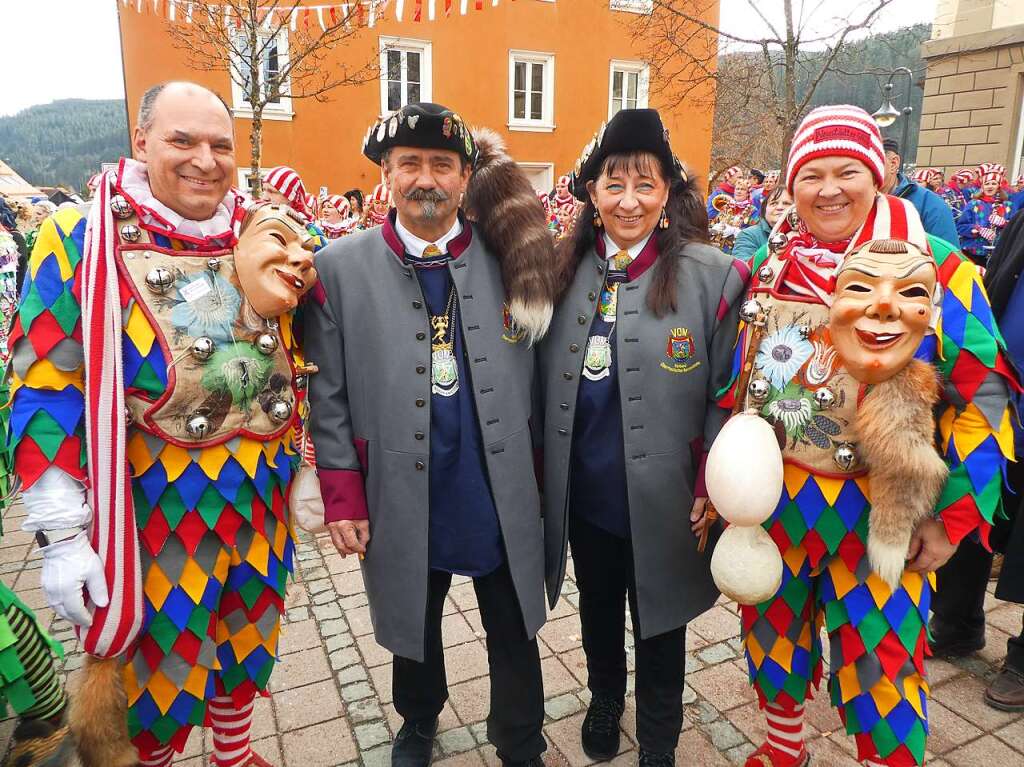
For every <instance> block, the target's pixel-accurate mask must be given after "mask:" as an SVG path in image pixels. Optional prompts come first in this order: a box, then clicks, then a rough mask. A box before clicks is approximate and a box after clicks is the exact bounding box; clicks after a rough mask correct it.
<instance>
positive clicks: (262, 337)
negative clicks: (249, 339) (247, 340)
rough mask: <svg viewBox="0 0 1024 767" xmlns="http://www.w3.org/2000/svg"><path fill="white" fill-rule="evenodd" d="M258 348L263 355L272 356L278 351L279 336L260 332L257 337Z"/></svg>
mask: <svg viewBox="0 0 1024 767" xmlns="http://www.w3.org/2000/svg"><path fill="white" fill-rule="evenodd" d="M255 345H256V350H257V351H258V352H259V353H260V354H263V355H266V356H268V357H269V356H270V355H271V354H273V353H274V352H276V351H277V336H275V335H274V334H273V333H260V334H259V335H258V336H257V337H256V344H255Z"/></svg>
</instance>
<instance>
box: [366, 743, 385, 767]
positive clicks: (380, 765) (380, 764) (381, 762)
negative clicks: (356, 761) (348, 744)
mask: <svg viewBox="0 0 1024 767" xmlns="http://www.w3.org/2000/svg"><path fill="white" fill-rule="evenodd" d="M360 756H361V757H362V759H363V767H391V746H390V744H385V745H383V746H377V748H373V749H370V750H369V751H364V752H363V753H361V754H360Z"/></svg>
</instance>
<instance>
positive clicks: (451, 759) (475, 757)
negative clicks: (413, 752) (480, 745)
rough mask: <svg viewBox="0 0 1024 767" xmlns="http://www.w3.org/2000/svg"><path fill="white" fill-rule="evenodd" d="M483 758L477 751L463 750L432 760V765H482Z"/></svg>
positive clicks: (435, 766)
mask: <svg viewBox="0 0 1024 767" xmlns="http://www.w3.org/2000/svg"><path fill="white" fill-rule="evenodd" d="M483 765H484V758H483V756H482V755H481V754H480V752H479V751H477V750H476V749H473V750H472V751H465V752H463V753H461V754H455V755H454V756H447V757H445V758H444V759H438V760H435V761H434V767H483Z"/></svg>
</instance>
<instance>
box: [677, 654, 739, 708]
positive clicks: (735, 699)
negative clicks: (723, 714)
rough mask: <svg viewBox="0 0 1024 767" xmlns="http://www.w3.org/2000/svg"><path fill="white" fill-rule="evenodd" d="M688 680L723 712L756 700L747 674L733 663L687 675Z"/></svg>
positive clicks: (700, 693)
mask: <svg viewBox="0 0 1024 767" xmlns="http://www.w3.org/2000/svg"><path fill="white" fill-rule="evenodd" d="M686 679H687V681H688V682H689V683H690V686H691V687H693V689H694V690H696V691H697V693H698V694H699V695H700V696H701V697H702V698H704V699H705V700H708V701H712V702H713V704H714V705H715V706H717V707H718V708H719V709H721V710H727V709H730V708H734V707H735V706H740V705H743V704H744V703H747V702H748V701H750V700H752V699H753V698H754V691H753V689H752V688H751V686H750V683H749V682H748V681H747V675H746V673H745V672H743V671H741V670H740V669H739V668H737V667H736V666H735V665H734V664H732V663H722V664H719V665H717V666H711V667H709V668H706V669H704V670H703V671H697V672H695V673H693V674H687V675H686Z"/></svg>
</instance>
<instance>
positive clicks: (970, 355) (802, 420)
mask: <svg viewBox="0 0 1024 767" xmlns="http://www.w3.org/2000/svg"><path fill="white" fill-rule="evenodd" d="M822 109H826V108H822ZM828 109H843V108H839V107H832V108H828ZM820 111H821V110H816V112H818V113H819V114H817V115H816V114H815V112H812V113H811V115H809V116H808V118H807V120H808V121H811V120H812V119H813V118H815V117H816V116H817V117H818V118H819V119H820V118H821V114H820ZM857 111H858V112H859V111H860V110H857ZM863 117H864V118H865V122H866V123H870V122H871V121H870V118H868V117H867V115H866V114H864V115H863ZM858 119H859V118H858ZM805 125H806V123H805ZM819 127H821V126H819ZM847 127H848V126H846V125H844V126H843V129H844V130H845V129H846V128H847ZM872 129H873V131H875V132H877V128H873V123H872V124H871V128H865V129H862V130H872ZM812 130H813V126H812ZM808 135H809V134H808ZM800 136H801V133H800V132H798V135H797V141H796V142H795V144H794V150H793V153H792V154H791V157H792V158H796V162H797V163H799V162H800V160H801V147H800V145H799V139H800ZM818 138H819V139H820V136H819V137H818ZM878 144H879V151H878V152H877V158H879V159H878V160H877V161H875V160H874V159H872V158H868V159H865V160H864V161H865V162H866V163H870V164H871V165H877V170H875V169H874V168H872V170H873V174H874V175H875V176H876V179H880V177H881V175H882V171H881V161H880V158H881V151H880V139H879V140H878ZM863 145H864V146H867V145H868V140H867V139H865V141H864V142H863ZM838 146H839V147H840V148H839V149H838V150H837V148H836V146H826V147H824V148H818V150H817V151H818V155H817V156H821V155H828V154H848V155H850V156H855V157H858V159H863V158H861V157H859V156H858V155H859V154H860V153H863V152H864V150H863V149H860V148H857V149H851V150H850V151H845V150H843V143H842V142H839V144H838ZM859 146H861V143H860V142H857V147H859ZM814 150H815V148H814V147H813V146H812V147H810V149H807V148H805V151H807V152H810V151H814ZM792 162H793V161H792V160H791V163H792ZM869 167H870V165H869ZM794 174H795V171H794V170H793V165H792V164H791V170H790V179H792V176H793V175H794ZM790 188H791V189H792V180H790ZM880 231H881V232H883V233H884V236H885V237H890V238H892V239H910V241H916V240H922V247H926V246H925V245H924V243H923V239H924V233H923V230H922V229H921V224H920V221H919V219H918V218H917V216H916V214H915V213H914V211H913V209H911V208H910V207H909V206H908V205H907V204H905V203H904V202H903V201H900V200H897V199H896V198H886V197H883V196H879V197H878V198H876V203H875V207H874V209H873V210H872V212H871V213H870V214H869V218H868V220H867V222H866V223H865V224H864V226H863V228H862V230H861V232H859V233H858V235H857V237H855V240H857V239H861V240H867V239H871V238H872V237H873V236H874V235H876V234H877V233H878V232H880ZM927 245H930V248H931V252H932V254H933V256H934V258H935V261H936V264H937V266H938V278H939V283H940V284H941V286H942V298H941V304H940V305H939V306H938V307H937V309H938V311H937V312H936V315H937V316H938V320H937V323H936V324H935V327H934V332H933V333H931V334H930V335H928V336H926V338H925V341H924V343H923V344H922V346H921V348H920V350H919V351H918V354H917V357H918V358H920V359H923V360H925V361H928V362H931V363H932V364H933V365H934V366H935V368H936V369H937V370H938V372H939V373H940V375H941V378H942V385H943V389H944V392H943V403H942V405H941V406H940V415H939V416H937V421H938V426H939V433H940V435H941V442H940V445H939V447H940V449H941V452H942V454H943V456H944V458H945V459H946V461H947V463H948V464H949V467H950V474H949V480H948V482H947V484H946V487H945V490H944V492H943V494H942V496H941V498H940V500H939V503H938V505H937V509H936V514H937V515H938V517H939V519H941V521H942V522H943V523H944V525H945V527H946V532H947V534H948V536H949V538H950V540H951V541H953V542H959V541H960V540H961V539H962V538H963V537H964V536H966V535H968V534H971V533H972V532H974V531H977V532H978V533H979V534H980V535H981V537H982V539H983V540H984V541H986V543H987V536H988V532H989V530H990V529H991V525H992V521H993V518H994V517H995V515H996V513H997V512H998V510H999V508H1000V485H1001V480H1002V467H1003V465H1004V460H1005V459H1006V458H1009V457H1011V456H1012V438H1013V437H1012V430H1011V426H1010V420H1009V414H1008V412H1007V409H1006V402H1007V381H1012V380H1013V376H1012V373H1011V372H1010V369H1009V368H1008V366H1007V363H1006V361H1005V359H1004V356H1003V348H1002V346H1003V342H1002V339H1001V337H1000V335H999V332H998V330H997V328H996V326H995V323H994V321H993V318H992V315H991V312H990V309H989V305H988V300H987V298H986V296H985V294H984V291H983V289H982V286H981V280H980V276H979V274H978V272H977V269H976V268H975V267H974V266H973V265H972V264H971V263H970V262H968V261H966V260H965V259H964V258H963V257H962V256H961V255H960V254H959V253H958V252H956V251H954V250H952V249H951V247H950V246H949V245H948V244H947V243H945V242H944V241H942V240H939V239H935V238H931V237H928V239H927ZM848 246H849V243H848V242H843V243H819V242H817V241H816V240H815V238H814V237H813V235H811V234H810V233H809V232H808V231H807V230H806V228H805V226H804V224H803V222H801V221H800V220H799V218H798V217H797V216H796V213H795V210H794V211H792V212H791V213H790V214H789V215H788V216H787V217H786V218H785V219H783V221H781V222H780V224H779V225H777V227H776V231H775V232H774V233H773V235H772V237H771V239H770V240H769V245H768V246H765V247H763V248H762V249H761V250H760V251H759V252H758V253H757V255H756V256H755V257H754V260H753V263H752V272H753V274H754V279H753V281H752V283H751V288H750V291H749V294H748V297H749V298H751V299H754V300H756V301H757V302H758V303H759V304H760V306H761V308H763V309H765V310H766V312H767V315H768V321H767V327H766V329H765V336H764V338H763V340H762V341H761V344H760V347H759V351H758V353H757V357H756V361H755V363H754V375H753V377H752V380H751V383H750V385H749V389H748V391H749V393H750V396H751V399H748V403H749V402H753V403H756V406H757V407H758V408H759V410H760V412H761V414H762V415H763V416H765V417H766V418H768V419H769V420H770V421H773V422H774V423H776V424H777V425H778V426H777V428H779V429H782V430H784V432H785V435H786V445H785V447H784V448H783V459H784V466H785V473H784V478H785V482H784V489H783V494H782V497H781V498H780V499H779V503H778V506H777V508H776V510H775V512H774V513H773V515H772V516H771V517H770V518H769V519H768V520H767V521H766V522H765V524H764V527H765V529H766V530H767V531H768V533H769V534H770V535H771V537H772V538H773V539H774V541H775V543H776V544H777V545H778V548H779V551H780V553H781V554H782V557H783V561H784V568H783V578H782V584H781V586H780V587H779V589H778V592H777V593H776V595H775V596H774V597H773V598H771V599H769V600H768V601H767V602H764V603H761V604H758V605H756V606H749V607H747V606H744V607H742V609H741V618H742V629H743V638H744V646H745V650H746V658H747V664H748V670H749V673H750V679H751V681H752V683H753V685H754V688H755V690H756V691H757V695H758V700H759V703H760V705H761V707H762V708H767V709H768V714H769V729H770V730H771V726H772V724H773V723H774V722H776V721H778V722H781V721H783V720H784V719H785V718H787V717H789V718H791V719H792V720H793V721H794V722H797V723H799V722H800V721H801V718H802V713H801V712H802V707H803V704H804V702H805V701H806V699H807V698H808V697H810V696H811V693H812V690H813V689H815V688H817V686H818V684H819V682H820V680H821V677H822V662H821V653H822V649H821V641H820V630H821V627H822V626H824V627H825V628H826V629H827V631H828V633H829V640H830V649H831V660H830V664H829V668H830V680H829V688H830V693H831V700H832V703H833V705H834V706H836V707H837V708H838V709H839V714H840V717H841V718H842V720H843V722H844V723H845V725H846V730H847V732H848V733H849V734H852V735H854V736H855V738H856V742H857V749H858V758H859V759H860V760H862V761H866V763H869V764H886V765H893V766H894V767H904V766H909V765H915V764H922V763H923V760H924V754H925V742H926V736H927V732H928V717H927V696H928V683H927V681H926V678H925V667H924V657H925V626H926V624H927V616H928V610H929V601H930V596H931V588H932V578H931V577H930V576H929V577H925V576H924V575H922V574H920V573H915V572H910V571H905V572H904V574H903V577H902V582H901V584H900V587H899V588H898V589H896V590H895V591H893V590H891V589H890V588H889V587H888V586H887V585H886V584H885V582H884V581H882V580H881V579H880V578H879V577H878V575H877V574H875V573H873V572H872V570H871V568H870V566H869V563H868V558H867V555H866V542H867V532H868V517H869V511H870V508H871V507H870V497H871V494H870V483H869V477H868V476H867V473H866V471H865V469H864V468H863V464H861V462H860V460H859V458H858V457H857V452H856V446H855V444H852V440H853V439H855V437H853V435H852V433H851V426H852V423H853V417H854V415H855V414H856V410H857V407H858V403H859V401H860V397H861V395H862V394H863V391H862V390H861V389H860V387H859V385H858V384H857V382H856V381H854V380H853V379H852V378H851V377H850V376H849V374H848V373H846V371H845V370H844V369H843V367H842V366H841V364H840V363H838V361H837V358H836V355H835V352H834V349H832V347H831V344H830V342H829V338H828V335H827V325H828V306H827V304H828V302H829V301H830V290H831V288H830V285H831V283H832V280H833V279H834V278H833V275H834V274H835V270H836V267H837V266H838V264H840V263H841V260H842V257H843V254H844V252H846V251H847V247H848ZM748 316H749V312H748ZM749 338H750V328H749V327H747V326H746V325H745V324H743V323H741V326H740V336H739V342H738V344H737V353H736V357H735V360H736V369H735V372H736V373H738V372H739V367H740V365H741V364H742V361H743V360H744V359H745V358H746V351H747V344H748V343H749ZM745 395H746V393H740V392H737V391H735V389H732V390H727V391H726V392H725V396H724V398H723V401H722V403H723V404H724V405H728V406H731V405H732V404H733V402H734V401H735V398H736V397H737V396H745ZM795 732H796V733H799V732H800V730H799V724H797V726H796V728H795ZM789 739H790V742H791V743H792V745H793V751H792V754H791V756H792V757H794V758H792V759H789V760H786V758H785V757H782V758H781V759H780V758H779V757H778V752H777V751H773V752H772V754H771V755H770V756H771V758H770V759H769V754H768V751H770V750H771V749H768V748H767V746H768V745H771V744H772V743H773V741H772V737H771V736H769V743H768V744H766V746H763V747H762V748H761V749H759V750H758V752H756V753H755V755H754V756H753V757H751V760H749V761H748V765H750V764H756V765H761V764H764V765H772V764H782V763H785V764H801V763H802V760H801V759H800V757H801V756H802V757H803V759H806V757H805V756H804V755H805V754H806V752H805V751H803V743H802V736H800V735H799V734H797V735H795V736H793V735H791V736H790V738H789ZM758 759H760V760H761V761H758Z"/></svg>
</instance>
